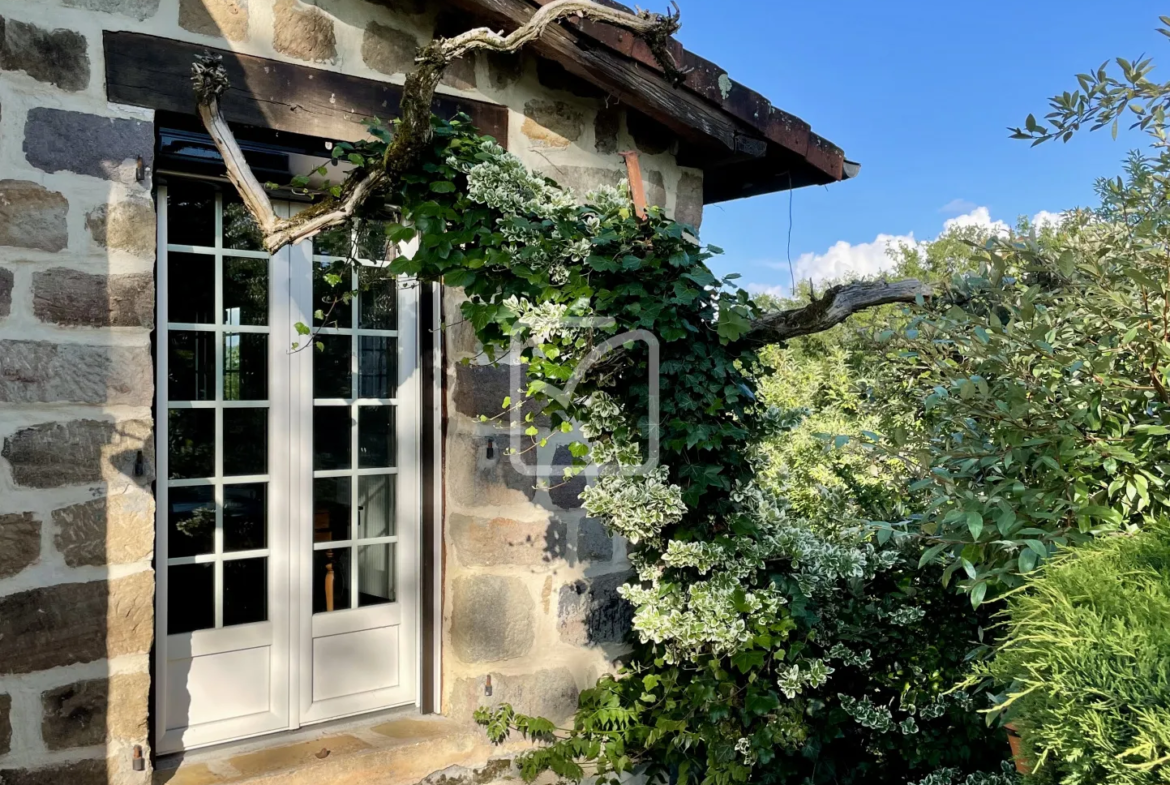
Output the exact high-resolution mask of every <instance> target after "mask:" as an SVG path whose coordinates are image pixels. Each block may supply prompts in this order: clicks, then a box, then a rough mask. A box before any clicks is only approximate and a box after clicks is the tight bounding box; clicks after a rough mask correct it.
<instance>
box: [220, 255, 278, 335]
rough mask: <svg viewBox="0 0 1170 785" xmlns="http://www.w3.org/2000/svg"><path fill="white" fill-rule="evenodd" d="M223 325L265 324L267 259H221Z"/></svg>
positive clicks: (266, 313)
mask: <svg viewBox="0 0 1170 785" xmlns="http://www.w3.org/2000/svg"><path fill="white" fill-rule="evenodd" d="M223 323H224V324H258V325H265V324H268V260H267V259H224V260H223Z"/></svg>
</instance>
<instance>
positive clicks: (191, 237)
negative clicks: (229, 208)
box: [167, 180, 216, 246]
mask: <svg viewBox="0 0 1170 785" xmlns="http://www.w3.org/2000/svg"><path fill="white" fill-rule="evenodd" d="M215 191H216V188H215V186H214V185H212V184H211V183H201V182H197V181H192V180H176V181H175V182H174V183H171V184H170V185H169V186H168V187H167V242H168V243H170V244H172V245H206V246H213V245H215Z"/></svg>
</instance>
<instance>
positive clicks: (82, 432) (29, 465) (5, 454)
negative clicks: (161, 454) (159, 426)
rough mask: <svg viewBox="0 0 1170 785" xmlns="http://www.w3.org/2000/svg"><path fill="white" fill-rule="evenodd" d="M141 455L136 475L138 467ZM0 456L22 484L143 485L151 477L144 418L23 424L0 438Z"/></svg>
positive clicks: (151, 436)
mask: <svg viewBox="0 0 1170 785" xmlns="http://www.w3.org/2000/svg"><path fill="white" fill-rule="evenodd" d="M140 453H141V474H139V473H138V472H137V471H136V468H138V467H139V454H140ZM0 457H2V458H4V459H5V460H6V461H8V463H9V465H10V466H11V468H12V479H13V481H15V483H16V484H17V485H20V486H24V487H26V488H60V487H63V486H66V485H89V484H93V483H97V482H101V481H103V480H107V481H108V480H114V479H122V480H127V479H128V480H131V481H132V482H134V483H137V484H139V485H144V484H148V483H150V482H151V479H152V477H153V475H154V434H153V428H152V424H151V422H150V421H149V420H122V421H120V422H116V423H115V422H111V421H108V420H68V421H65V422H47V423H41V424H39V425H33V426H31V427H28V428H23V429H21V430H19V431H17V432H16V433H14V434H13V435H12V436H9V437H7V438H5V439H4V447H3V449H0Z"/></svg>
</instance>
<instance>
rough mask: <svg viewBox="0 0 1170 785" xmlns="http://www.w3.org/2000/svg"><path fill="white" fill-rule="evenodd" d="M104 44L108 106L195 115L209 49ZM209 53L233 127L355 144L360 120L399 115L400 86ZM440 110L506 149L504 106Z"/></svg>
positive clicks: (122, 40) (135, 36)
mask: <svg viewBox="0 0 1170 785" xmlns="http://www.w3.org/2000/svg"><path fill="white" fill-rule="evenodd" d="M104 45H105V60H106V93H107V98H108V99H109V100H110V101H113V102H115V103H120V104H129V105H131V106H144V107H147V108H149V109H157V110H163V111H168V112H179V113H182V114H191V115H193V114H195V94H194V92H193V91H192V89H191V64H192V63H193V62H195V56H196V55H198V54H202V53H203V52H205V51H208V47H205V46H200V45H198V44H191V43H186V42H183V41H174V40H171V39H169V38H157V37H155V36H150V35H141V34H139V33H126V32H110V31H107V32H106V33H105V36H104ZM210 51H211V52H212V53H213V54H218V55H221V56H222V57H223V64H224V67H225V68H226V69H227V72H228V76H229V77H230V79H231V88H230V89H229V90H228V91H227V93H226V94H225V95H224V96H223V97H222V98H221V100H220V105H221V107H222V109H223V114H224V117H225V118H226V119H227V120H228V121H229V122H232V123H242V124H245V125H253V126H258V127H261V128H271V129H273V130H276V131H286V132H290V133H297V134H304V135H306V136H316V137H320V138H324V139H338V140H347V141H353V140H356V139H361V138H363V137H364V136H365V135H366V134H365V129H364V127H363V126H362V121H364V120H366V119H368V118H371V117H381V118H383V119H388V118H391V117H395V116H396V115H397V114H398V104H399V101H400V99H401V97H402V87H401V86H399V85H395V84H390V83H389V82H380V81H377V80H374V79H361V78H359V77H356V76H347V75H345V74H339V73H337V72H335V71H324V70H321V69H319V68H309V67H307V66H303V65H294V64H292V63H282V62H278V61H276V60H266V59H264V58H261V57H252V56H250V55H242V54H238V53H236V52H229V51H226V50H221V49H211V50H210ZM435 111H436V113H438V114H440V115H442V116H445V117H450V116H452V115H454V114H455V113H457V112H465V113H467V114H468V115H469V116H470V117H471V119H472V120H473V121H474V122H475V124H476V126H478V128H479V130H480V132H481V133H484V134H488V135H490V136H494V137H495V138H496V139H497V140H498V141H499V142H500V143H501V144H503V145H504V146H507V142H508V109H507V108H506V107H503V106H499V105H496V104H489V103H485V102H482V101H472V100H468V99H465V98H454V97H451V96H439V97H437V98H436V100H435Z"/></svg>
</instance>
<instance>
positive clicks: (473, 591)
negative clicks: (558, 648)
mask: <svg viewBox="0 0 1170 785" xmlns="http://www.w3.org/2000/svg"><path fill="white" fill-rule="evenodd" d="M535 611H536V606H535V603H533V601H532V596H531V595H530V594H529V593H528V589H526V588H525V586H524V584H523V583H522V582H521V581H520V580H518V579H516V578H505V577H501V576H497V575H471V576H466V577H462V578H457V579H456V580H455V586H454V599H453V602H452V609H451V645H452V647H453V648H454V649H455V654H456V655H457V656H458V657H459V659H461V660H463V661H464V662H499V661H502V660H510V659H514V658H516V657H523V656H524V655H525V654H527V653H528V652H529V651H531V650H532V644H533V642H534V641H535V640H536V631H535V619H534V615H535Z"/></svg>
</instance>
